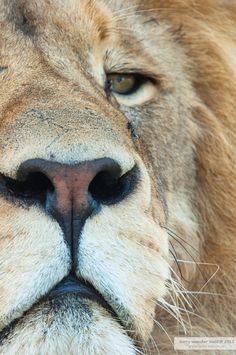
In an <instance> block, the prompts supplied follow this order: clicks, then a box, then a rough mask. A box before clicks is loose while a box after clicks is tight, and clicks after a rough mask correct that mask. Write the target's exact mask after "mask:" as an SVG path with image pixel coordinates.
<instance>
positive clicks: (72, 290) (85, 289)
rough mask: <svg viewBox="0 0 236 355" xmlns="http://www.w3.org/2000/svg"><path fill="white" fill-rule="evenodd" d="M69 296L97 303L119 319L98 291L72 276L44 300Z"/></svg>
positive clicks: (58, 285)
mask: <svg viewBox="0 0 236 355" xmlns="http://www.w3.org/2000/svg"><path fill="white" fill-rule="evenodd" d="M68 294H73V295H78V297H80V298H81V299H83V298H84V299H88V300H90V301H95V302H96V303H97V304H99V305H100V306H101V307H102V308H105V309H106V310H107V311H108V312H109V313H110V315H111V316H112V317H114V318H116V319H119V318H118V316H117V314H116V312H115V311H114V309H113V308H112V307H111V306H110V304H109V303H108V302H107V301H106V300H105V299H104V297H103V296H102V295H101V294H100V293H99V291H98V290H97V289H95V288H94V287H93V286H92V285H91V284H90V283H89V282H87V281H84V280H80V279H78V278H77V277H76V276H74V275H72V274H69V275H67V276H66V277H65V278H64V279H63V280H61V281H60V282H59V283H58V284H57V285H56V286H55V287H54V288H53V289H52V290H51V291H49V293H48V294H47V295H45V296H44V297H43V298H42V299H44V300H52V299H55V298H58V297H63V296H65V295H68Z"/></svg>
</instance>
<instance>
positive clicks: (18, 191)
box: [4, 172, 54, 206]
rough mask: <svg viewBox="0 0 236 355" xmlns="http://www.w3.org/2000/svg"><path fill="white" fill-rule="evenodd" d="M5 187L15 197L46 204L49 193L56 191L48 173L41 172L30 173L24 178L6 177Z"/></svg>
mask: <svg viewBox="0 0 236 355" xmlns="http://www.w3.org/2000/svg"><path fill="white" fill-rule="evenodd" d="M4 180H5V189H6V190H7V192H8V193H10V194H11V195H12V196H13V197H15V198H18V199H21V200H23V201H25V202H38V203H40V204H41V205H43V206H44V205H45V204H46V201H47V195H48V193H49V192H53V191H54V186H53V184H52V183H51V181H50V180H49V179H48V177H47V176H46V175H44V174H43V173H40V172H34V173H30V174H28V175H27V176H24V178H22V179H18V180H14V179H11V178H8V177H5V179H4Z"/></svg>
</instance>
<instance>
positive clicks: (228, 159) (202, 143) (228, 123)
mask: <svg viewBox="0 0 236 355" xmlns="http://www.w3.org/2000/svg"><path fill="white" fill-rule="evenodd" d="M226 3H227V2H226V1H225V2H223V1H216V0H213V1H191V0H188V1H185V0H177V1H168V0H167V1H159V2H158V5H157V2H156V1H149V2H148V5H146V9H147V8H148V9H156V11H155V13H156V16H157V19H162V21H165V22H167V23H168V24H169V26H170V31H171V32H172V33H173V36H174V37H175V39H176V40H177V41H178V42H180V44H181V45H182V47H183V48H184V50H185V52H186V54H187V58H188V59H189V62H188V63H186V70H187V73H188V75H189V77H190V78H191V82H192V85H193V87H194V89H195V91H196V93H197V96H198V98H199V102H198V103H196V102H193V103H192V109H193V114H194V117H195V123H196V124H197V127H198V128H197V131H198V132H197V133H198V134H197V135H196V134H195V133H196V132H192V133H193V134H192V136H193V140H194V144H195V147H196V155H197V174H198V176H197V181H198V193H197V196H196V197H197V198H196V201H197V202H196V207H197V211H198V213H199V216H200V221H201V223H200V232H199V238H200V240H201V244H202V248H201V255H200V257H199V258H200V259H201V261H202V262H203V263H207V264H208V263H209V264H210V265H211V264H212V265H211V267H210V265H209V270H207V269H208V266H207V265H205V266H204V267H201V269H202V272H203V273H204V276H206V280H207V279H209V278H210V277H211V276H214V277H212V279H211V281H210V282H209V285H206V287H204V292H206V293H207V292H210V293H212V295H209V294H203V295H201V296H198V299H199V300H200V304H201V307H200V309H201V311H199V310H198V312H197V313H198V314H201V315H202V316H204V317H205V318H206V319H207V321H208V322H209V323H208V324H207V322H206V323H203V321H202V320H201V319H199V320H197V318H196V317H194V316H193V326H194V327H193V335H195V336H196V335H201V334H202V335H205V336H214V335H219V336H227V335H228V336H233V335H234V334H235V322H236V310H235V306H234V305H233V304H234V302H235V301H234V299H235V275H236V262H235V260H236V117H235V116H236V83H235V79H236V59H235V58H236V6H235V5H230V4H226ZM228 3H229V2H228ZM142 8H143V7H142ZM196 136H197V138H196ZM213 265H214V266H215V269H214V268H213ZM217 266H218V267H219V270H218V271H217ZM215 272H216V273H215ZM197 279H198V276H197V275H196V276H195V282H197ZM188 286H189V285H188ZM199 288H200V287H199ZM219 320H220V322H219ZM219 323H220V324H219ZM169 326H170V328H171V324H170V325H169ZM194 329H195V330H194ZM173 333H175V330H174V329H173ZM175 335H176V334H175Z"/></svg>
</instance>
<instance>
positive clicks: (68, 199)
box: [6, 158, 137, 254]
mask: <svg viewBox="0 0 236 355" xmlns="http://www.w3.org/2000/svg"><path fill="white" fill-rule="evenodd" d="M136 180H137V168H136V167H134V168H133V169H131V170H130V171H129V172H127V173H126V174H124V175H123V176H121V168H120V166H119V164H118V163H117V162H115V161H114V160H112V159H110V158H102V159H97V160H93V161H86V162H82V163H80V164H77V165H67V164H60V163H57V162H51V161H47V160H42V159H32V160H27V161H25V162H24V163H22V164H21V166H20V168H19V170H18V173H17V180H12V179H6V186H7V188H8V190H9V191H11V193H12V194H13V195H14V196H15V197H17V198H20V199H22V200H24V202H26V203H27V202H28V203H31V204H32V203H37V204H40V206H41V207H43V209H44V210H45V211H46V212H47V213H48V214H50V215H51V216H52V217H53V218H55V219H56V220H57V221H58V223H59V224H60V226H61V228H62V230H63V232H64V235H65V239H66V241H67V243H68V245H69V246H70V248H71V250H72V253H73V254H74V253H75V252H76V250H77V244H78V239H79V235H80V232H81V229H82V227H83V225H84V223H85V221H86V219H87V218H88V217H89V216H91V214H92V213H96V212H98V211H99V210H100V208H101V206H102V205H111V204H116V203H119V202H120V201H122V200H123V199H124V198H125V197H126V196H127V195H129V194H130V193H131V191H132V190H133V188H134V187H135V184H136Z"/></svg>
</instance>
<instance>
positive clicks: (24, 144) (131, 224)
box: [0, 0, 236, 355]
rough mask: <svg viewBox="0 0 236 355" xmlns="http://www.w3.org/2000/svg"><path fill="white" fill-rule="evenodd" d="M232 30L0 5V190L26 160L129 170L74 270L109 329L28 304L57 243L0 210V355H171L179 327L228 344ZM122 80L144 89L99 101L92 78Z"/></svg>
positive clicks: (134, 15)
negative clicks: (95, 295) (133, 77)
mask: <svg viewBox="0 0 236 355" xmlns="http://www.w3.org/2000/svg"><path fill="white" fill-rule="evenodd" d="M235 21H236V7H235V6H234V5H232V4H230V2H229V1H228V2H227V1H220V0H219V1H218V0H214V1H213V0H212V1H211V0H208V1H201V0H197V1H196V0H188V1H187V0H176V1H169V0H165V1H161V0H148V1H145V2H140V3H139V2H138V1H135V0H131V1H130V2H129V3H128V4H127V3H123V1H122V2H120V1H115V0H111V1H105V0H95V1H92V0H68V1H66V2H64V1H62V0H42V1H40V2H37V1H34V0H31V1H29V0H17V1H14V0H12V1H7V0H0V85H1V90H0V132H1V134H0V174H3V175H4V176H8V177H11V178H16V174H17V169H18V168H19V166H20V164H21V163H22V162H24V161H26V160H28V159H33V158H41V159H47V160H53V161H57V162H60V163H67V164H75V163H79V162H82V161H85V160H92V159H98V158H102V157H110V158H113V159H114V160H116V161H117V162H118V163H119V165H120V166H121V169H122V173H123V174H125V173H126V172H127V171H129V170H130V169H131V168H132V167H133V166H134V164H136V165H137V166H138V167H139V170H140V179H139V182H138V186H137V188H136V189H135V191H134V192H133V193H132V194H131V195H130V196H129V197H128V198H127V199H125V200H123V201H122V202H121V203H119V204H117V205H112V206H103V208H102V210H101V212H99V213H98V214H97V215H95V216H93V217H91V218H89V219H88V220H87V222H86V224H85V226H84V228H83V232H82V236H81V240H80V247H79V249H78V254H77V258H78V267H77V270H76V273H77V276H78V277H80V278H82V279H84V280H86V281H89V282H90V283H91V284H93V285H94V287H95V288H97V289H98V290H99V292H100V293H101V294H102V295H103V297H104V298H105V299H106V300H107V301H108V302H109V303H110V304H111V306H112V307H113V308H114V309H115V310H116V312H117V314H118V316H119V318H120V322H121V324H122V326H121V324H119V323H118V322H117V320H115V319H112V317H111V316H110V315H109V314H108V313H107V312H106V311H105V310H103V309H102V308H101V307H100V306H98V305H96V303H94V302H91V301H88V300H80V299H75V298H74V296H73V297H72V296H71V297H70V296H67V297H65V299H64V300H61V301H60V302H59V303H58V304H56V309H57V310H58V311H57V312H55V311H54V308H53V305H52V304H50V303H48V302H47V301H44V300H43V299H42V297H43V296H44V295H45V294H47V293H48V292H49V291H50V289H52V288H53V287H54V285H56V284H57V283H58V282H59V281H60V280H61V279H63V277H65V276H66V275H67V274H68V272H69V270H70V267H71V265H70V263H71V256H70V253H69V250H68V248H67V246H66V244H65V242H64V238H63V232H62V230H61V229H60V227H59V225H58V224H57V222H56V221H55V220H54V219H52V218H51V217H50V216H47V215H46V214H45V212H43V211H42V210H41V209H40V208H38V206H31V207H28V208H25V206H24V205H21V204H19V203H18V204H17V203H13V202H12V201H9V200H6V199H5V198H4V197H2V196H1V195H0V331H1V330H3V329H6V328H5V327H6V326H8V325H9V324H11V325H12V328H11V330H10V332H9V334H6V336H5V337H4V338H3V339H2V340H1V346H0V353H1V354H12V355H14V354H26V353H27V354H32V355H33V354H34V355H35V354H45V355H46V354H48V355H52V354H65V353H66V354H80V355H90V354H91V355H92V354H107V355H108V354H111V353H115V354H127V355H129V354H130V355H132V354H135V353H137V349H138V348H140V349H142V351H143V352H144V353H147V354H148V353H153V354H157V353H158V350H157V348H158V349H159V351H160V353H161V354H173V352H174V350H173V345H172V344H171V341H170V339H172V340H173V339H174V337H175V336H180V335H183V334H184V329H185V326H183V321H186V322H187V323H188V324H187V325H186V332H187V335H191V336H233V335H234V334H235V331H236V326H235V323H236V312H235V307H234V306H233V304H234V299H235V275H236V262H235V259H236V251H235V250H236V245H235V233H236V218H235V216H236V187H235V186H236V185H235V181H236V172H235V163H236V154H235V152H236V147H235V142H236V121H235V111H236V89H235V78H236V62H235V55H234V54H235V52H236V46H235V45H236V43H235V38H236V30H235V28H236V27H235V25H236V24H235ZM129 71H133V72H137V73H141V74H144V75H148V76H149V77H152V79H153V82H150V83H149V84H147V85H146V86H144V87H143V88H142V89H141V90H140V91H138V92H137V93H135V94H134V95H132V96H131V97H124V96H123V97H121V96H116V97H110V98H109V97H107V96H106V94H105V91H104V84H105V80H106V72H123V73H126V72H129ZM154 81H155V83H154ZM128 121H129V122H130V123H132V125H133V129H134V131H135V132H136V133H137V136H138V138H137V137H136V138H133V139H132V137H131V134H130V133H131V132H130V130H128V129H127V123H128ZM173 248H174V249H173ZM168 249H170V251H171V252H172V254H171V252H170V253H169V252H168ZM173 255H174V256H175V258H177V259H178V262H179V265H180V267H181V270H182V275H183V277H184V279H181V276H180V274H179V270H178V267H177V265H176V263H175V260H173V259H174V258H173ZM216 271H217V272H216ZM213 276H214V277H213ZM190 291H191V292H195V293H194V294H192V293H191V294H189V293H186V292H190ZM199 291H200V292H199ZM196 292H198V293H197V294H196ZM192 301H193V302H194V303H195V305H194V306H193V307H192V308H191V307H190V303H191V302H192ZM198 301H199V302H198ZM156 303H157V307H156ZM177 306H179V307H180V308H181V309H182V310H178V309H177V308H176V307H177ZM170 307H172V308H170ZM173 307H175V308H174V309H175V312H174V314H173ZM163 308H165V309H163ZM167 308H168V309H169V311H168V309H167ZM184 308H186V310H185V311H183V309H184ZM155 310H156V323H155V325H154V322H153V319H154V314H155ZM171 310H172V311H171ZM171 312H172V314H171ZM189 312H190V313H189ZM194 313H195V314H194ZM176 318H178V320H179V322H180V323H181V322H182V326H181V324H179V322H178V320H176ZM14 320H16V324H14V325H13V323H12V322H13V321H14ZM153 326H154V327H153ZM152 329H153V332H152V335H151V331H152ZM167 334H168V336H169V337H168V336H167ZM151 348H152V349H153V350H151ZM197 353H198V354H199V353H200V352H197ZM201 353H202V354H204V352H201ZM212 354H215V352H212ZM216 354H217V353H216Z"/></svg>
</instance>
